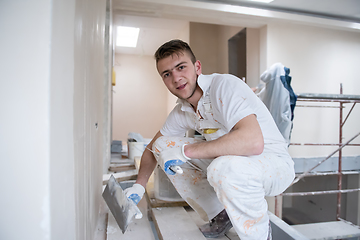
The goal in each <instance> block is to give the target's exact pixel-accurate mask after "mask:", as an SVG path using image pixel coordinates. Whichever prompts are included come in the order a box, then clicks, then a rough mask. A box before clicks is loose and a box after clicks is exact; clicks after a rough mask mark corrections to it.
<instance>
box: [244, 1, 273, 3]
mask: <svg viewBox="0 0 360 240" xmlns="http://www.w3.org/2000/svg"><path fill="white" fill-rule="evenodd" d="M248 1H251V2H262V3H270V2H272V1H274V0H248Z"/></svg>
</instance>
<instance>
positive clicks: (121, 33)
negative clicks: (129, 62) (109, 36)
mask: <svg viewBox="0 0 360 240" xmlns="http://www.w3.org/2000/svg"><path fill="white" fill-rule="evenodd" d="M139 32H140V28H134V27H123V26H120V27H117V36H116V46H119V47H136V44H137V41H138V37H139Z"/></svg>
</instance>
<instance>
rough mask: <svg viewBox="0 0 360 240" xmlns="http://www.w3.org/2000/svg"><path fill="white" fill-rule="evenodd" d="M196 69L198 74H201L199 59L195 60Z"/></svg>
mask: <svg viewBox="0 0 360 240" xmlns="http://www.w3.org/2000/svg"><path fill="white" fill-rule="evenodd" d="M194 65H195V71H196V74H197V75H200V74H201V62H200V61H199V60H196V62H195V64H194Z"/></svg>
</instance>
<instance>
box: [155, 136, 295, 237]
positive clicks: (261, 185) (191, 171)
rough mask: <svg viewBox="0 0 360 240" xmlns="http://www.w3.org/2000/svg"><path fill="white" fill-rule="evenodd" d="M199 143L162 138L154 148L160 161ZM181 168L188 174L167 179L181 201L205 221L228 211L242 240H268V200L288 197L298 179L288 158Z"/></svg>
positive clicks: (236, 159) (204, 162) (222, 160)
mask: <svg viewBox="0 0 360 240" xmlns="http://www.w3.org/2000/svg"><path fill="white" fill-rule="evenodd" d="M195 141H196V140H195V139H194V138H183V137H165V136H163V137H160V138H158V139H157V140H156V142H155V143H154V145H153V151H154V155H155V158H156V159H157V160H158V157H159V154H158V153H159V152H161V151H162V150H164V149H166V148H172V147H181V146H182V145H183V144H191V143H194V142H195ZM181 168H182V169H183V171H184V173H183V174H175V175H167V176H168V177H169V179H170V181H171V182H172V184H173V185H174V187H175V189H176V190H177V191H178V193H179V194H180V196H181V197H182V198H183V199H184V200H185V201H186V202H187V203H188V204H189V205H190V206H191V207H192V208H193V209H194V210H195V211H196V212H197V213H198V214H199V215H200V217H201V218H202V219H203V220H205V221H209V220H211V219H212V218H213V217H215V216H216V215H217V214H218V213H220V212H221V211H222V210H223V209H224V208H225V209H226V212H227V214H228V216H229V217H230V220H231V222H232V225H233V226H234V228H235V231H236V232H237V234H238V235H239V237H240V239H242V240H250V239H254V240H262V239H264V240H265V239H267V236H268V230H269V216H268V215H267V210H268V206H267V202H266V200H265V196H276V195H278V194H280V193H282V192H283V191H285V190H286V188H287V187H288V186H289V185H290V184H291V182H292V181H293V179H294V176H295V173H294V163H293V160H292V159H291V157H290V156H289V155H288V154H286V155H278V154H269V153H263V154H261V155H257V156H251V157H243V156H232V155H228V156H221V157H218V158H216V159H192V160H190V161H189V162H187V163H185V164H183V165H181ZM214 190H215V191H214Z"/></svg>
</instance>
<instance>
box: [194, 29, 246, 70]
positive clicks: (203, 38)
mask: <svg viewBox="0 0 360 240" xmlns="http://www.w3.org/2000/svg"><path fill="white" fill-rule="evenodd" d="M241 29H242V28H241V27H230V26H223V25H215V24H204V23H196V22H191V23H190V46H191V48H192V50H193V52H194V54H195V56H196V58H197V59H198V60H200V62H201V63H202V73H203V74H212V73H228V72H229V66H228V62H229V59H228V44H227V41H228V39H229V38H231V37H232V36H234V35H235V34H236V33H238V32H239V31H241Z"/></svg>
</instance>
